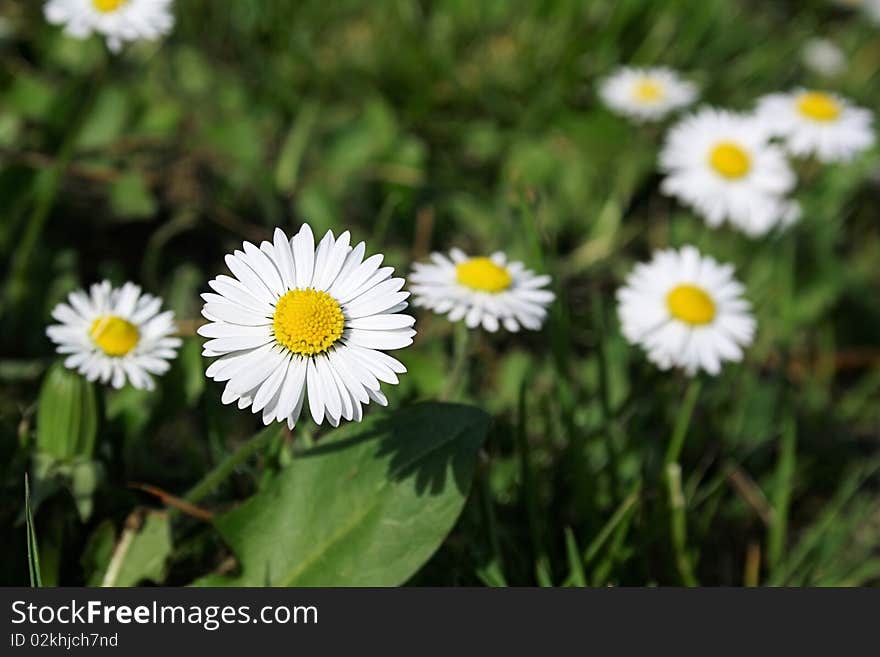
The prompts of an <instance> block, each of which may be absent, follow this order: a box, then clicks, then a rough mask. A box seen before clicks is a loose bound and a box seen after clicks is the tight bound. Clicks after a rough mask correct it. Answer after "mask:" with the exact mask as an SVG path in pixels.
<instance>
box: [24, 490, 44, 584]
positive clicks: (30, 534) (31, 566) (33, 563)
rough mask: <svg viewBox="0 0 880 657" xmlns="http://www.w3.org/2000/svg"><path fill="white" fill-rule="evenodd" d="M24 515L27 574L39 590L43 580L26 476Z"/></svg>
mask: <svg viewBox="0 0 880 657" xmlns="http://www.w3.org/2000/svg"><path fill="white" fill-rule="evenodd" d="M24 515H25V525H26V527H27V556H28V573H29V575H30V580H31V586H32V587H34V588H41V587H42V586H43V579H42V577H41V575H40V550H39V547H38V546H37V532H36V530H35V529H34V514H33V511H32V510H31V487H30V482H29V481H28V476H27V474H25V476H24Z"/></svg>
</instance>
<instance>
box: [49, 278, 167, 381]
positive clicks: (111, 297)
mask: <svg viewBox="0 0 880 657" xmlns="http://www.w3.org/2000/svg"><path fill="white" fill-rule="evenodd" d="M161 307H162V299H160V298H158V297H154V296H152V295H151V294H143V293H141V288H140V287H138V286H137V285H135V284H134V283H126V284H125V285H123V286H122V287H120V288H116V289H114V288H113V287H112V286H111V285H110V282H109V281H103V282H101V283H96V284H94V285H92V286H91V288H90V289H89V293H88V294H87V293H86V292H85V290H77V291H76V292H71V293H70V295H68V303H59V304H58V305H57V306H55V308H54V310H52V317H54V318H55V319H57V320H58V321H59V322H61V323H60V324H54V325H52V326H49V327H48V328H47V329H46V334H47V335H48V336H49V338H50V339H51V340H52V342H54V343H55V344H56V345H58V348H57V351H58V353H59V354H68V356H67V358H65V360H64V365H65V366H66V367H69V368H70V369H72V370H76V371H77V372H79V373H80V374H83V375H85V377H86V378H87V379H88V380H89V381H97V380H100V381H101V383H108V382H109V383H110V384H111V385H112V386H113V387H114V388H121V387H122V386H123V385H125V382H126V380H128V381H129V382H130V383H131V385H133V386H134V387H135V388H140V389H144V390H152V389H153V387H154V383H153V377H152V375H154V374H155V375H161V374H164V373H165V372H166V371H168V368H169V364H168V361H170V360H173V359H174V358H175V357H176V355H177V348H178V347H180V344H181V340H180V338H175V337H172V335H173V334H174V333H175V331H176V329H175V326H174V313H173V312H171V311H170V310H166V311H165V312H159V310H160V308H161Z"/></svg>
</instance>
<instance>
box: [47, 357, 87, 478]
mask: <svg viewBox="0 0 880 657" xmlns="http://www.w3.org/2000/svg"><path fill="white" fill-rule="evenodd" d="M97 432H98V405H97V401H96V397H95V387H94V385H92V384H91V383H89V382H88V381H86V380H85V379H84V378H83V377H81V376H80V375H78V374H77V373H76V372H72V371H71V370H69V369H67V368H66V367H64V366H63V365H62V364H61V363H56V364H55V365H53V366H52V367H51V368H49V371H48V372H47V373H46V377H45V378H44V380H43V386H42V387H41V388H40V397H39V401H38V405H37V449H38V450H39V451H40V452H42V453H44V454H46V455H47V456H49V457H51V458H53V459H56V460H62V461H64V460H70V459H73V458H77V457H82V458H89V457H91V455H92V453H93V452H94V450H95V436H96V435H97Z"/></svg>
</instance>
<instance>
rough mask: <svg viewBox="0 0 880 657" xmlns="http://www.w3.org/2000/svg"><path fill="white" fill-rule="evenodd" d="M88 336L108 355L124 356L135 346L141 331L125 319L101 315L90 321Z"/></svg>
mask: <svg viewBox="0 0 880 657" xmlns="http://www.w3.org/2000/svg"><path fill="white" fill-rule="evenodd" d="M89 336H90V337H91V338H92V340H93V341H94V343H95V344H96V345H98V346H99V347H100V348H101V350H102V351H103V352H104V353H105V354H107V355H108V356H124V355H125V354H127V353H128V352H129V351H131V350H132V349H134V348H135V346H136V345H137V343H138V340H140V338H141V333H140V331H138V327H137V326H135V325H134V324H132V323H131V322H129V321H128V320H127V319H123V318H122V317H117V316H116V315H101V316H100V317H98V318H96V319H95V320H94V321H93V322H92V325H91V327H90V328H89Z"/></svg>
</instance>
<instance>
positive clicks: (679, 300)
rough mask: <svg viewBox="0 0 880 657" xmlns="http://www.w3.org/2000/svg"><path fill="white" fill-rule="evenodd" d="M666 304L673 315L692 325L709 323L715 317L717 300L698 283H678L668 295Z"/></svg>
mask: <svg viewBox="0 0 880 657" xmlns="http://www.w3.org/2000/svg"><path fill="white" fill-rule="evenodd" d="M666 305H667V307H668V308H669V312H670V313H671V314H672V316H673V317H675V318H676V319H680V320H681V321H683V322H685V323H686V324H690V325H692V326H700V325H702V324H708V323H709V322H711V321H712V320H713V319H714V318H715V302H714V301H712V297H710V296H709V294H708V293H707V292H706V291H705V290H704V289H703V288H701V287H697V286H696V285H689V284H687V283H685V284H683V285H677V286H676V287H674V288H673V289H672V291H671V292H670V293H669V294H667V295H666Z"/></svg>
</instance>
